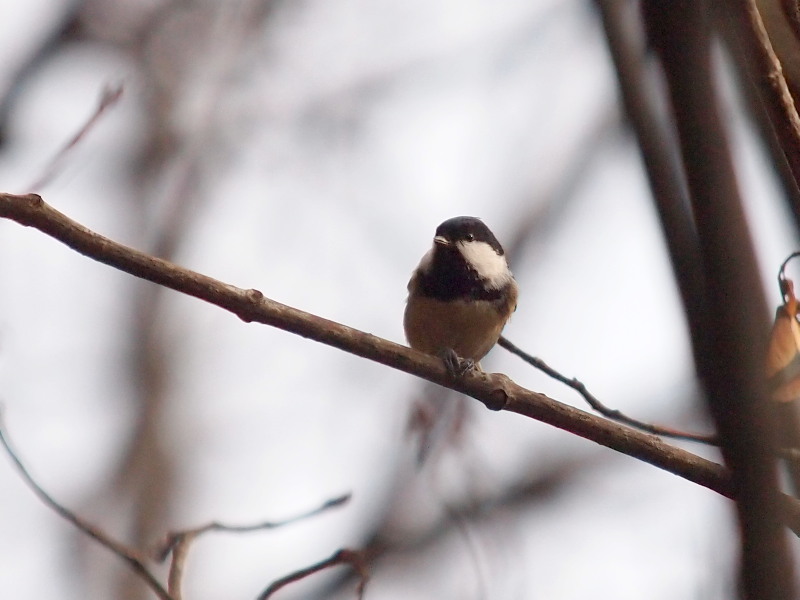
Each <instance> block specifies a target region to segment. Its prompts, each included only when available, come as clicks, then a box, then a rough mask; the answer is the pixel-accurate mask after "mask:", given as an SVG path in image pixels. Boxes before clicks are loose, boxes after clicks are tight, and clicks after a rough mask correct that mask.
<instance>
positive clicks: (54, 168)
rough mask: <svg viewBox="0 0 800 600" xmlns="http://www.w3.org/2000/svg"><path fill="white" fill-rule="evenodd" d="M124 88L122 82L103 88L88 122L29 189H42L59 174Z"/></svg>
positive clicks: (120, 95) (119, 96) (68, 141)
mask: <svg viewBox="0 0 800 600" xmlns="http://www.w3.org/2000/svg"><path fill="white" fill-rule="evenodd" d="M123 90H124V88H123V86H122V84H117V85H115V86H106V87H105V88H104V89H103V92H102V94H101V95H100V102H98V104H97V108H96V109H95V111H94V113H92V115H91V116H90V117H89V119H88V120H87V121H86V123H84V124H83V126H82V127H81V128H80V129H79V130H78V131H77V132H76V133H75V135H73V136H72V137H71V138H70V139H69V140H67V142H66V144H64V146H63V147H62V148H61V150H59V151H58V152H57V153H56V155H55V156H54V157H53V158H52V159H51V160H50V163H49V164H48V165H47V167H45V169H44V171H43V172H42V174H41V175H40V176H39V178H38V179H37V180H36V181H34V182H33V183H32V184H31V185H30V186H29V187H28V189H29V190H31V191H35V190H40V189H42V188H43V187H44V186H45V185H47V184H48V183H50V182H51V181H52V180H53V178H54V177H55V176H56V175H57V174H58V170H59V169H60V167H61V163H63V162H64V159H65V158H66V157H67V155H68V154H69V153H70V152H71V151H72V149H73V148H75V146H77V145H78V143H79V142H80V141H81V140H82V139H83V138H84V137H86V135H87V134H88V133H89V132H90V131H91V130H92V129H93V128H94V126H95V125H97V123H98V122H99V121H100V118H101V117H102V116H103V114H104V113H105V112H106V111H107V110H108V109H109V108H111V107H112V106H114V105H115V104H116V103H117V102H118V101H119V99H120V98H121V97H122V92H123Z"/></svg>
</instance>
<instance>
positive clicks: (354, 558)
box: [258, 548, 369, 600]
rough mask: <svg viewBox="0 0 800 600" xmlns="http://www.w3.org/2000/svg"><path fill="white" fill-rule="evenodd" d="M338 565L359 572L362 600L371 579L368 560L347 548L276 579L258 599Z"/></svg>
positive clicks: (359, 592) (263, 599)
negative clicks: (347, 566)
mask: <svg viewBox="0 0 800 600" xmlns="http://www.w3.org/2000/svg"><path fill="white" fill-rule="evenodd" d="M338 565H350V566H351V567H352V568H353V570H354V571H355V572H356V573H357V574H358V577H359V581H358V585H357V586H356V594H358V599H359V600H362V599H363V598H364V588H365V587H366V585H367V581H368V580H369V572H368V570H367V565H366V561H365V560H364V556H363V555H362V554H361V552H358V551H357V550H347V549H346V548H343V549H341V550H337V551H336V552H334V554H333V555H332V556H330V557H329V558H326V559H325V560H321V561H320V562H318V563H314V564H313V565H311V566H309V567H306V568H305V569H300V570H299V571H295V572H294V573H291V574H289V575H286V576H285V577H281V578H280V579H278V580H276V581H274V582H273V583H272V584H271V585H270V586H269V587H268V588H267V589H265V590H264V591H263V592H262V593H261V595H260V596H259V597H258V600H267V599H268V598H270V597H271V596H272V594H274V593H275V592H277V591H278V590H280V589H281V588H283V587H285V586H287V585H289V584H290V583H294V582H296V581H300V580H301V579H305V578H306V577H309V576H310V575H313V574H314V573H319V572H320V571H323V570H325V569H329V568H330V567H335V566H338Z"/></svg>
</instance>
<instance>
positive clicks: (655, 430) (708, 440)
mask: <svg viewBox="0 0 800 600" xmlns="http://www.w3.org/2000/svg"><path fill="white" fill-rule="evenodd" d="M497 344H498V345H499V346H500V347H502V348H505V349H506V350H508V351H509V352H511V353H512V354H516V355H517V356H519V357H520V358H521V359H522V360H524V361H525V362H526V363H528V364H529V365H531V366H533V367H535V368H537V369H539V370H540V371H542V372H543V373H544V374H546V375H547V376H548V377H552V378H553V379H555V380H557V381H560V382H561V383H563V384H564V385H567V386H569V387H571V388H572V389H573V390H575V391H577V392H578V393H579V394H580V395H581V396H583V399H584V400H586V403H587V404H588V405H589V406H591V407H592V408H593V409H594V410H596V411H597V412H599V413H600V414H601V415H603V416H604V417H608V418H609V419H614V420H615V421H617V422H619V423H625V425H630V426H631V427H635V428H636V429H641V430H642V431H646V432H647V433H652V434H653V435H661V436H664V437H670V438H675V439H679V440H689V441H692V442H699V443H701V444H708V445H710V446H717V445H719V442H718V440H717V437H716V436H714V435H707V434H702V433H689V432H686V431H679V430H677V429H671V428H669V427H662V426H660V425H653V424H652V423H646V422H644V421H639V420H638V419H634V418H633V417H629V416H628V415H626V414H625V413H623V412H620V411H619V410H617V409H614V408H609V407H608V406H606V405H605V404H603V403H602V402H600V400H598V399H597V398H596V397H595V396H594V394H592V393H591V392H590V391H589V390H588V389H587V388H586V386H585V385H584V384H583V383H582V382H581V381H579V380H578V379H576V378H574V377H567V376H566V375H562V374H561V373H559V372H558V371H556V370H555V369H554V368H553V367H551V366H550V365H548V364H547V363H546V362H544V361H543V360H542V359H541V358H537V357H535V356H532V355H530V354H528V353H527V352H525V351H524V350H522V349H521V348H520V347H519V346H516V345H515V344H513V343H512V342H510V341H508V339H507V338H505V337H503V336H500V340H499V341H498V342H497Z"/></svg>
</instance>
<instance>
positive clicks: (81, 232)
mask: <svg viewBox="0 0 800 600" xmlns="http://www.w3.org/2000/svg"><path fill="white" fill-rule="evenodd" d="M0 217H3V218H7V219H11V220H13V221H16V222H17V223H19V224H21V225H24V226H28V227H34V228H36V229H38V230H40V231H42V232H43V233H46V234H47V235H49V236H51V237H53V238H55V239H57V240H59V241H60V242H62V243H64V244H66V245H67V246H69V247H70V248H72V249H73V250H76V251H77V252H80V253H81V254H84V255H86V256H88V257H89V258H92V259H94V260H97V261H99V262H102V263H105V264H107V265H109V266H112V267H114V268H116V269H119V270H121V271H124V272H126V273H130V274H131V275H134V276H136V277H140V278H142V279H146V280H149V281H152V282H154V283H157V284H159V285H163V286H165V287H168V288H170V289H173V290H175V291H178V292H181V293H184V294H188V295H190V296H194V297H196V298H199V299H201V300H205V301H206V302H209V303H211V304H214V305H215V306H218V307H220V308H223V309H225V310H228V311H230V312H232V313H233V314H235V315H236V316H238V317H239V318H240V319H242V320H243V321H245V322H257V323H263V324H266V325H271V326H273V327H277V328H279V329H283V330H285V331H288V332H290V333H294V334H297V335H301V336H303V337H306V338H309V339H312V340H314V341H317V342H321V343H323V344H326V345H329V346H332V347H334V348H338V349H340V350H344V351H345V352H349V353H351V354H355V355H357V356H361V357H363V358H367V359H369V360H372V361H375V362H378V363H381V364H384V365H387V366H389V367H392V368H394V369H398V370H400V371H404V372H406V373H409V374H411V375H415V376H417V377H421V378H423V379H427V380H428V381H432V382H434V383H438V384H439V385H442V386H444V387H447V388H450V389H453V390H456V391H458V392H462V393H464V394H467V395H468V396H471V397H473V398H475V399H476V400H479V401H480V402H482V403H483V404H485V405H486V406H487V407H488V408H490V409H492V410H506V411H510V412H514V413H517V414H520V415H524V416H526V417H530V418H532V419H535V420H537V421H541V422H543V423H547V424H549V425H552V426H554V427H558V428H560V429H563V430H565V431H568V432H570V433H573V434H575V435H578V436H580V437H582V438H585V439H587V440H590V441H593V442H595V443H597V444H600V445H602V446H606V447H607V448H611V449H612V450H616V451H617V452H621V453H623V454H627V455H628V456H632V457H634V458H637V459H639V460H642V461H645V462H647V463H650V464H652V465H654V466H656V467H658V468H660V469H663V470H665V471H668V472H670V473H673V474H675V475H678V476H679V477H683V478H684V479H687V480H689V481H691V482H693V483H697V484H699V485H702V486H703V487H706V488H708V489H711V490H713V491H715V492H717V493H719V494H721V495H723V496H725V497H727V498H732V497H733V489H732V486H731V480H730V474H729V472H728V471H727V469H725V467H723V466H722V465H719V464H717V463H715V462H713V461H710V460H706V459H704V458H701V457H699V456H696V455H695V454H692V453H691V452H687V451H686V450H682V449H680V448H676V447H674V446H672V445H670V444H667V443H666V442H664V441H663V440H662V439H660V438H658V437H656V436H654V435H650V434H647V433H643V432H641V431H637V430H635V429H632V428H630V427H626V426H624V425H620V424H617V423H614V422H612V421H609V420H607V419H604V418H602V417H598V416H596V415H593V414H590V413H588V412H586V411H583V410H580V409H577V408H574V407H572V406H569V405H566V404H563V403H561V402H558V401H556V400H553V399H552V398H549V397H547V396H545V395H544V394H540V393H537V392H533V391H531V390H527V389H525V388H523V387H521V386H519V385H517V384H515V383H514V382H513V381H511V380H510V379H509V378H508V377H506V376H505V375H501V374H489V373H480V372H471V373H469V374H467V375H466V376H464V377H462V378H459V379H453V378H451V377H450V376H449V375H448V373H447V371H446V369H445V368H444V365H443V364H442V362H441V361H440V360H439V359H437V358H435V357H432V356H428V355H426V354H423V353H421V352H417V351H416V350H412V349H411V348H408V347H406V346H402V345H400V344H396V343H394V342H391V341H388V340H385V339H382V338H379V337H377V336H374V335H371V334H368V333H365V332H363V331H359V330H357V329H353V328H352V327H347V326H345V325H341V324H339V323H336V322H334V321H330V320H328V319H324V318H322V317H318V316H316V315H312V314H310V313H306V312H303V311H301V310H298V309H296V308H292V307H290V306H286V305H284V304H281V303H279V302H275V301H274V300H270V299H269V298H266V297H265V296H264V295H263V294H262V293H261V292H259V291H258V290H255V289H249V290H248V289H242V288H238V287H235V286H233V285H230V284H227V283H224V282H222V281H218V280H216V279H213V278H211V277H207V276H206V275H202V274H200V273H196V272H194V271H191V270H189V269H185V268H183V267H179V266H178V265H175V264H173V263H170V262H168V261H165V260H162V259H159V258H156V257H154V256H150V255H148V254H145V253H143V252H139V251H138V250H135V249H133V248H129V247H127V246H124V245H122V244H119V243H117V242H114V241H112V240H110V239H108V238H106V237H103V236H101V235H99V234H97V233H95V232H93V231H92V230H90V229H88V228H87V227H84V226H83V225H81V224H79V223H77V222H75V221H73V220H72V219H70V218H68V217H67V216H66V215H64V214H62V213H60V212H59V211H57V210H56V209H54V208H53V207H52V206H50V205H48V204H47V203H45V202H44V201H43V200H42V198H41V197H40V196H38V195H36V194H28V195H12V194H0ZM782 498H783V501H782V509H783V518H784V520H785V522H786V523H787V525H788V526H789V527H791V528H792V529H793V530H794V531H795V532H800V503H798V502H797V501H796V500H794V499H792V498H789V497H787V496H783V497H782Z"/></svg>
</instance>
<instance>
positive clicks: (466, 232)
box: [436, 217, 505, 256]
mask: <svg viewBox="0 0 800 600" xmlns="http://www.w3.org/2000/svg"><path fill="white" fill-rule="evenodd" d="M436 235H437V236H441V237H443V238H445V239H446V240H448V241H450V242H458V241H462V240H467V241H470V240H475V241H478V242H486V243H487V244H489V245H490V246H491V247H492V248H494V250H495V252H497V253H498V254H499V255H500V256H503V254H505V253H504V252H503V247H502V246H501V245H500V242H498V241H497V238H496V237H494V234H493V233H492V232H491V230H490V229H489V228H488V227H487V226H486V224H485V223H484V222H483V221H481V220H480V219H479V218H478V217H453V218H452V219H447V221H445V222H444V223H442V224H441V225H439V227H437V228H436Z"/></svg>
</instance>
